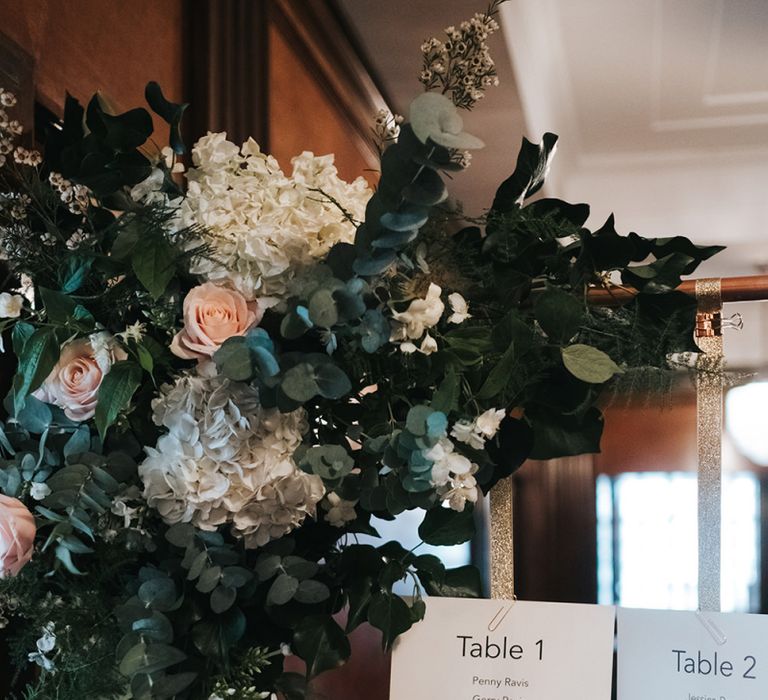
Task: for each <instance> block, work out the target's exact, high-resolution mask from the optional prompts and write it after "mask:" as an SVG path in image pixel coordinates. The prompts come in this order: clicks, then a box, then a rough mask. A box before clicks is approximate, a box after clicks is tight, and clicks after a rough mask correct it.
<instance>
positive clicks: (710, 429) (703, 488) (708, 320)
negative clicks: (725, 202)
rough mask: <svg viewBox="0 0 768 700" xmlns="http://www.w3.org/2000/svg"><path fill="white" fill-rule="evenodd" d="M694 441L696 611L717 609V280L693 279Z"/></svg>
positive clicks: (719, 303) (719, 425)
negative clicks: (696, 475)
mask: <svg viewBox="0 0 768 700" xmlns="http://www.w3.org/2000/svg"><path fill="white" fill-rule="evenodd" d="M696 300H697V302H698V313H697V316H696V343H697V345H698V346H699V349H700V350H701V353H700V354H699V357H698V360H697V362H696V369H697V373H696V424H697V425H696V428H697V430H696V442H697V447H698V457H699V489H698V490H699V609H700V610H714V611H718V610H720V551H721V546H720V526H721V521H722V516H721V493H722V464H721V457H722V430H723V365H724V362H723V337H722V329H721V327H722V316H721V312H722V306H723V304H722V298H721V292H720V280H719V279H703V280H697V281H696Z"/></svg>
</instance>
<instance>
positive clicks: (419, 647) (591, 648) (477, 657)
mask: <svg viewBox="0 0 768 700" xmlns="http://www.w3.org/2000/svg"><path fill="white" fill-rule="evenodd" d="M426 602H427V615H426V617H425V619H424V620H423V621H422V622H419V623H418V624H416V625H414V626H413V627H412V628H411V629H410V630H409V631H408V632H406V633H405V634H404V635H402V636H401V637H400V638H399V639H398V640H397V642H395V646H394V649H393V654H392V683H391V690H390V695H389V697H390V700H561V699H562V700H566V699H567V700H610V697H611V671H612V667H613V629H614V616H615V610H614V608H612V607H603V606H597V605H573V604H559V603H530V602H527V601H518V602H515V603H512V602H509V601H503V600H470V599H466V598H428V599H427V601H426ZM510 606H511V607H510ZM505 613H506V614H505ZM489 628H490V629H489ZM686 700H687V698H686Z"/></svg>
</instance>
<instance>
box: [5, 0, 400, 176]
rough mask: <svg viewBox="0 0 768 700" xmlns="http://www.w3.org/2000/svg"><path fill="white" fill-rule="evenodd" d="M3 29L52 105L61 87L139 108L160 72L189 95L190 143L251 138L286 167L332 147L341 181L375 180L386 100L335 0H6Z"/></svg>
mask: <svg viewBox="0 0 768 700" xmlns="http://www.w3.org/2000/svg"><path fill="white" fill-rule="evenodd" d="M0 34H2V35H3V37H4V38H5V39H7V40H10V42H12V43H13V44H15V45H16V46H17V47H18V48H19V49H21V51H22V52H24V53H26V54H27V55H28V56H29V57H30V58H31V60H32V61H33V62H34V96H35V99H36V100H37V101H38V102H39V103H40V104H42V105H43V106H45V107H46V108H47V109H49V110H51V111H53V112H54V113H58V114H60V113H61V111H62V107H63V104H64V97H65V94H66V92H69V93H71V94H72V95H74V96H75V97H77V98H78V99H80V100H81V101H84V100H87V99H89V98H90V96H91V95H92V94H93V93H94V92H96V91H101V92H102V93H103V94H104V95H105V96H106V97H107V98H108V100H109V101H110V102H111V104H112V105H114V107H115V109H117V110H121V111H122V110H125V109H130V108H133V107H137V106H141V105H143V104H144V98H143V94H144V86H145V85H146V83H147V82H148V81H150V80H156V81H158V82H159V83H160V84H161V86H162V87H163V89H164V90H165V92H166V94H167V96H168V97H169V99H171V100H174V101H188V102H190V103H191V106H190V109H189V111H188V113H187V118H186V125H185V129H186V137H187V140H188V141H191V140H192V139H196V138H198V137H199V136H202V135H204V134H205V133H206V131H208V130H213V131H219V130H222V131H227V132H228V134H229V136H230V138H231V139H233V140H236V141H238V142H242V141H244V140H245V139H246V138H248V137H249V136H253V137H254V138H255V139H256V140H257V141H259V143H260V144H261V146H262V149H263V150H266V151H268V152H271V153H272V154H273V155H275V157H276V158H277V159H278V161H279V162H280V164H281V166H282V167H283V169H285V170H288V171H289V170H290V160H291V158H292V157H293V156H295V155H298V154H299V153H301V152H302V151H304V150H309V151H313V152H315V153H316V154H324V153H335V154H336V162H337V166H338V168H339V171H340V174H341V176H342V177H344V178H346V179H350V180H351V179H354V178H356V177H358V176H359V175H366V176H368V177H369V179H375V177H373V176H372V173H371V169H372V168H375V166H376V155H375V149H374V148H373V145H372V142H371V139H370V125H371V123H372V118H373V115H374V114H375V112H376V110H377V109H378V108H380V107H383V106H385V100H384V99H383V98H382V96H381V93H380V91H379V90H378V89H377V88H376V86H375V84H374V81H373V80H372V78H371V76H370V75H369V73H368V71H367V70H366V67H365V64H364V63H363V61H362V60H361V58H360V56H359V53H358V52H357V50H356V47H355V45H354V44H353V42H352V41H351V39H350V38H349V36H348V34H347V33H346V27H345V25H344V23H343V20H342V19H341V18H340V16H339V15H338V13H337V12H336V11H335V9H334V6H333V4H332V2H330V1H326V0H216V1H215V2H214V1H211V0H162V1H161V2H160V1H158V0H131V2H122V1H121V2H109V1H105V0H0ZM156 124H157V122H156ZM157 126H158V129H160V124H157ZM165 138H166V137H165V130H164V129H162V130H159V131H158V135H157V141H158V142H159V143H160V145H163V144H164V143H165Z"/></svg>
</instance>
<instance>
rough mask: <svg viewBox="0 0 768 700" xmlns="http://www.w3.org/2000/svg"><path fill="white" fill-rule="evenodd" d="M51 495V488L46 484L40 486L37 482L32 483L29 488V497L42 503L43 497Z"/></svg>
mask: <svg viewBox="0 0 768 700" xmlns="http://www.w3.org/2000/svg"><path fill="white" fill-rule="evenodd" d="M50 493H51V487H50V486H48V484H42V483H39V482H37V481H36V482H34V483H33V484H32V485H31V486H30V488H29V495H30V496H32V498H34V499H35V500H36V501H42V500H43V499H44V498H45V497H47V496H49V495H50Z"/></svg>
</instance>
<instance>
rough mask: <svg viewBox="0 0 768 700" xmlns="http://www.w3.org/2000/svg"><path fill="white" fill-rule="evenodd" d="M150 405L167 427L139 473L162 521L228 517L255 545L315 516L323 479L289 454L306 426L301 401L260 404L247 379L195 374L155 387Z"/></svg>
mask: <svg viewBox="0 0 768 700" xmlns="http://www.w3.org/2000/svg"><path fill="white" fill-rule="evenodd" d="M152 408H153V419H154V421H155V423H156V424H157V425H161V426H164V427H165V428H167V429H168V431H169V432H168V433H167V434H165V435H163V436H162V437H160V439H159V440H158V442H157V445H156V446H155V447H154V448H147V458H146V459H145V460H144V462H143V463H142V464H141V465H140V466H139V474H140V475H141V478H142V480H143V482H144V498H145V499H146V500H147V502H148V503H149V504H150V505H151V506H152V507H154V508H155V509H157V511H158V512H159V513H160V515H161V517H162V518H163V519H164V520H165V521H166V522H167V523H169V524H172V523H178V522H191V523H193V524H195V525H196V526H197V527H199V528H200V529H203V530H213V529H215V528H216V527H218V526H219V525H224V524H226V523H231V525H232V531H233V533H234V534H235V535H237V536H240V537H243V538H244V539H245V545H246V547H259V546H261V545H263V544H266V543H267V542H269V541H270V540H271V539H275V538H277V537H280V536H282V535H284V534H286V533H288V532H290V531H291V530H293V529H294V528H296V527H297V526H298V525H300V524H301V523H302V522H303V520H304V518H305V517H306V516H307V515H311V516H314V514H315V510H316V504H317V503H318V501H319V500H320V499H321V498H322V497H323V495H324V493H325V489H324V487H323V484H322V480H321V479H320V478H319V477H316V476H312V475H309V474H306V473H304V472H302V471H301V470H300V469H298V467H297V466H296V463H295V462H294V460H293V454H294V452H295V451H296V448H297V447H298V446H299V445H300V444H301V441H302V435H303V434H304V433H305V432H306V431H307V429H308V426H307V423H306V414H305V412H304V410H303V409H299V410H296V411H293V412H291V413H280V412H279V411H277V410H276V409H265V408H262V407H261V405H260V404H259V400H258V393H257V392H256V390H255V389H253V388H252V387H249V386H247V385H245V384H239V383H237V382H231V381H229V380H228V379H226V378H224V377H221V376H212V377H202V376H196V375H184V376H181V377H179V378H178V379H177V381H176V383H175V384H173V385H166V386H164V387H162V389H161V394H160V396H159V397H158V398H157V399H155V400H154V402H153V404H152Z"/></svg>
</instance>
